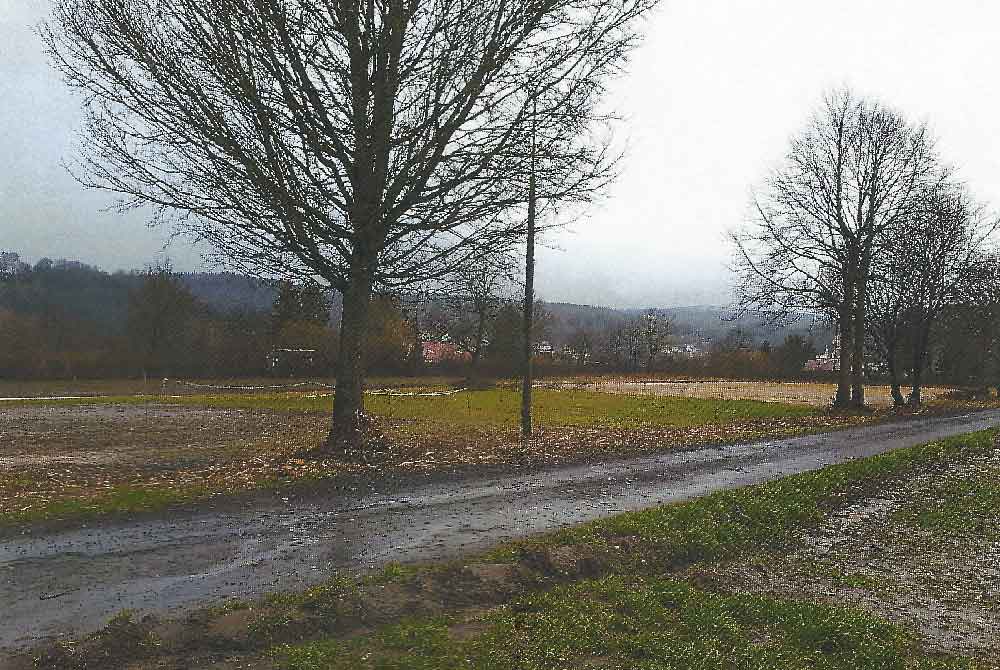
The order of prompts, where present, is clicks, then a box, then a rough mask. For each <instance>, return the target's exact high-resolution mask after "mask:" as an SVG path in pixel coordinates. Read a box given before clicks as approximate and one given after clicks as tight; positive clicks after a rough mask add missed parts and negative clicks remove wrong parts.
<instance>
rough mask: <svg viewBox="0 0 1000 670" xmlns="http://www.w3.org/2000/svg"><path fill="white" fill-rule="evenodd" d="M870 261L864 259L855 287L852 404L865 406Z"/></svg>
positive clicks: (859, 406) (858, 406) (857, 406)
mask: <svg viewBox="0 0 1000 670" xmlns="http://www.w3.org/2000/svg"><path fill="white" fill-rule="evenodd" d="M867 303H868V263H867V261H863V262H862V265H861V271H860V272H859V273H858V281H857V286H856V287H855V289H854V341H853V342H852V344H853V347H854V349H853V352H852V355H851V405H852V406H853V407H856V408H859V409H860V408H863V407H864V406H865V334H866V332H867V329H866V325H867V324H866V321H867V312H868V309H867V308H868V304H867Z"/></svg>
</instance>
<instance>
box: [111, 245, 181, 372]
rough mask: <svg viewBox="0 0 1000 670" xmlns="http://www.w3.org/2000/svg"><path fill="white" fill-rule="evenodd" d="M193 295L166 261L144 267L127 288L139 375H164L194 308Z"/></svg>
mask: <svg viewBox="0 0 1000 670" xmlns="http://www.w3.org/2000/svg"><path fill="white" fill-rule="evenodd" d="M195 306H196V304H195V299H194V296H192V295H191V292H190V291H188V289H187V288H186V287H185V286H184V285H183V284H182V283H181V281H180V278H179V277H178V276H177V275H175V274H174V272H173V269H172V268H171V266H170V265H169V264H164V265H157V266H153V267H150V268H148V269H147V270H146V272H145V274H144V275H143V277H142V281H141V283H140V284H139V286H138V287H137V288H136V289H135V290H133V291H132V292H130V294H129V301H128V332H129V336H130V341H131V342H132V343H133V346H134V347H136V350H137V351H136V353H137V354H138V358H139V361H140V363H141V365H142V375H143V377H146V376H147V375H148V374H158V375H165V374H170V373H171V372H172V371H171V370H169V369H168V361H171V360H175V359H176V356H175V355H172V354H174V353H175V351H176V350H177V349H178V348H183V346H184V343H183V342H182V340H181V337H180V333H182V332H183V331H184V329H185V327H186V325H187V322H188V321H189V320H190V319H191V318H192V316H193V314H194V310H195Z"/></svg>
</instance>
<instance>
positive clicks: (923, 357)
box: [910, 332, 929, 407]
mask: <svg viewBox="0 0 1000 670" xmlns="http://www.w3.org/2000/svg"><path fill="white" fill-rule="evenodd" d="M928 339H929V338H928V335H927V333H926V332H925V333H919V334H918V335H917V338H916V340H917V341H916V342H915V343H914V345H913V380H912V383H911V385H910V406H911V407H919V406H920V391H921V389H922V387H923V379H924V365H926V362H927V341H928Z"/></svg>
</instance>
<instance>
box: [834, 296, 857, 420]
mask: <svg viewBox="0 0 1000 670" xmlns="http://www.w3.org/2000/svg"><path fill="white" fill-rule="evenodd" d="M845 283H846V282H845ZM844 288H845V291H844V293H845V294H847V293H848V292H849V291H850V287H848V286H846V285H845V287H844ZM852 302H853V299H852V300H846V299H845V301H844V304H842V305H841V306H840V314H839V315H838V329H839V331H840V369H839V370H838V371H837V397H836V398H835V399H834V401H833V406H834V407H841V408H842V407H847V406H848V404H850V400H851V340H852V338H851V332H852V319H851V309H850V305H851V304H852Z"/></svg>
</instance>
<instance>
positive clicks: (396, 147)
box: [43, 0, 655, 455]
mask: <svg viewBox="0 0 1000 670" xmlns="http://www.w3.org/2000/svg"><path fill="white" fill-rule="evenodd" d="M654 4H655V0H526V1H523V2H509V1H508V0H483V1H481V2H464V1H459V0H428V1H427V2H417V1H416V0H364V1H361V0H334V1H323V2H321V1H319V0H250V1H248V2H235V0H217V1H216V2H211V3H205V2H201V1H199V0H134V1H132V2H121V1H120V0H58V1H57V4H56V7H55V10H54V13H53V18H52V19H51V21H50V22H49V23H48V24H47V25H46V26H45V27H44V28H43V34H44V36H45V38H46V40H47V43H48V46H49V49H50V52H51V54H52V58H53V61H54V63H55V65H56V66H57V67H58V68H59V69H60V70H61V71H62V73H63V75H64V77H65V79H66V81H67V82H68V83H69V84H70V85H71V86H72V87H74V88H76V89H77V90H79V91H80V93H81V94H82V95H83V99H84V101H85V105H86V109H87V113H88V115H87V122H86V133H85V142H86V150H85V152H84V154H83V156H82V159H81V165H80V166H79V169H78V170H77V172H78V174H79V175H80V178H81V179H82V180H83V181H84V182H85V183H87V184H89V185H92V186H95V187H99V188H103V189H108V190H111V191H113V192H116V193H118V194H120V195H121V196H122V202H121V206H122V208H124V209H128V208H131V207H141V206H152V207H153V208H154V211H155V219H154V220H155V221H158V222H159V221H171V222H173V223H174V224H176V225H177V227H178V228H177V229H178V230H180V231H184V232H187V233H190V234H193V235H195V236H197V237H198V238H200V239H204V240H206V241H208V242H209V243H211V245H212V246H213V247H214V248H215V249H217V250H218V251H219V252H220V253H221V255H222V256H223V257H224V258H225V259H227V262H230V263H233V264H235V265H237V266H244V267H249V268H254V269H255V270H257V271H260V272H264V273H267V274H269V275H274V276H284V277H287V276H291V275H298V276H305V277H311V278H313V277H318V278H320V279H322V281H323V282H325V283H326V284H329V285H330V286H332V287H333V288H335V289H337V290H338V291H340V292H341V293H342V294H343V297H344V301H343V302H344V309H343V317H342V319H343V321H342V327H341V335H340V337H341V345H340V356H339V360H338V370H337V394H336V401H335V406H334V419H333V426H332V429H331V432H330V437H329V439H328V441H327V445H328V448H330V449H337V450H342V451H344V452H346V453H347V454H348V455H352V454H354V453H360V452H358V451H357V450H358V449H359V448H360V446H361V424H362V422H361V418H362V414H361V413H362V411H363V395H362V393H363V380H364V360H363V350H364V347H363V342H364V336H365V326H366V323H367V318H368V313H369V305H370V302H371V298H372V295H373V291H375V290H376V289H379V290H384V289H386V288H390V287H399V286H405V285H409V284H411V283H414V282H419V281H425V280H428V279H434V278H438V277H442V276H445V275H446V274H448V273H449V272H451V271H452V270H453V269H454V268H455V267H456V266H460V265H462V264H464V263H469V262H475V260H476V258H475V255H476V253H478V250H482V249H489V248H492V247H493V246H494V245H495V244H496V243H506V242H508V241H509V240H510V239H511V238H513V237H517V236H520V235H523V233H524V221H525V212H524V208H525V205H526V201H527V195H528V173H529V169H528V162H529V153H530V152H529V151H528V150H527V147H528V146H529V137H530V136H531V134H532V132H531V131H532V129H536V130H537V135H538V147H539V154H540V156H542V157H543V159H544V160H541V161H540V162H539V170H538V180H537V186H538V198H539V203H540V204H541V205H542V206H543V207H546V206H549V205H551V204H553V203H557V202H566V201H570V202H585V201H587V200H589V199H590V197H591V196H592V195H593V193H594V192H595V191H596V190H597V189H598V188H600V187H601V186H602V185H603V184H604V182H605V181H606V180H607V179H608V178H609V177H610V176H611V172H612V168H613V164H614V158H615V156H613V155H612V154H611V153H610V152H609V151H608V144H607V142H606V141H605V140H604V139H602V138H601V137H600V136H599V132H598V131H597V130H596V129H599V128H600V127H601V125H600V121H602V117H601V115H600V113H599V112H598V111H596V110H597V101H598V99H599V97H600V96H601V94H602V93H603V86H602V82H603V81H604V80H605V78H606V77H607V76H608V75H609V74H611V73H614V72H615V71H616V70H617V69H618V68H619V67H620V66H621V64H622V63H623V60H624V58H625V56H626V54H627V52H628V51H629V49H630V48H631V47H632V46H633V45H634V44H635V43H636V40H637V35H636V32H635V30H634V28H635V20H636V19H637V18H638V17H640V16H641V15H642V14H643V13H645V12H646V11H647V10H649V9H650V8H651V7H652V6H653V5H654ZM536 105H537V108H536ZM536 109H537V111H536Z"/></svg>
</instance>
